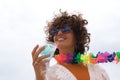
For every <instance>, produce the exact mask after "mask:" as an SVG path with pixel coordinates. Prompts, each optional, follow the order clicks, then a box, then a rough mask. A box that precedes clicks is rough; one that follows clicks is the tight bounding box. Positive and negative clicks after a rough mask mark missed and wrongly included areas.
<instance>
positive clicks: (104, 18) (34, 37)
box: [0, 0, 120, 80]
mask: <svg viewBox="0 0 120 80" xmlns="http://www.w3.org/2000/svg"><path fill="white" fill-rule="evenodd" d="M59 9H61V10H62V11H66V10H67V11H68V12H69V13H77V12H80V13H82V14H83V17H84V18H85V19H87V20H88V25H87V26H86V27H87V29H88V31H89V32H90V33H91V43H90V49H89V51H88V53H89V52H93V53H95V54H96V53H97V52H98V51H101V52H104V51H108V52H114V51H120V37H119V35H120V31H119V30H120V24H119V23H120V0H0V80H35V75H34V70H33V67H32V58H31V51H32V49H33V47H34V46H35V45H36V44H39V45H44V44H45V42H46V40H45V37H46V35H45V33H44V26H46V23H47V22H48V21H50V20H51V19H52V18H53V17H54V15H55V14H57V13H59ZM100 65H101V66H102V67H103V68H104V69H105V70H106V71H107V73H108V75H109V76H110V79H111V80H120V79H119V74H120V69H119V68H120V63H118V64H115V63H105V64H100Z"/></svg>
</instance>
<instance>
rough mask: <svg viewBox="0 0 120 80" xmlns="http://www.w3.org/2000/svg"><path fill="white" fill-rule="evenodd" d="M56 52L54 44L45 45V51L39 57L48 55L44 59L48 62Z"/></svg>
mask: <svg viewBox="0 0 120 80" xmlns="http://www.w3.org/2000/svg"><path fill="white" fill-rule="evenodd" d="M55 50H56V45H55V44H54V43H50V42H49V43H47V44H46V45H45V49H44V50H43V51H42V52H41V53H40V56H43V55H47V54H50V57H48V58H45V59H46V60H50V59H51V58H52V57H53V56H54V52H55Z"/></svg>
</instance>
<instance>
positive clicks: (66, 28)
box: [62, 26, 70, 33]
mask: <svg viewBox="0 0 120 80" xmlns="http://www.w3.org/2000/svg"><path fill="white" fill-rule="evenodd" d="M68 31H70V27H69V26H65V27H63V28H62V32H63V33H64V32H68Z"/></svg>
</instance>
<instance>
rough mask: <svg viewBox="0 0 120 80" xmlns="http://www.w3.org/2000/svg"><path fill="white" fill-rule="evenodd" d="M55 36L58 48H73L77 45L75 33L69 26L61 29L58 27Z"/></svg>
mask: <svg viewBox="0 0 120 80" xmlns="http://www.w3.org/2000/svg"><path fill="white" fill-rule="evenodd" d="M53 38H54V42H55V43H56V44H57V48H58V49H62V48H68V49H71V48H74V47H75V38H74V34H73V31H72V30H71V28H70V27H69V26H64V27H62V28H60V29H57V32H56V34H55V35H54V37H53Z"/></svg>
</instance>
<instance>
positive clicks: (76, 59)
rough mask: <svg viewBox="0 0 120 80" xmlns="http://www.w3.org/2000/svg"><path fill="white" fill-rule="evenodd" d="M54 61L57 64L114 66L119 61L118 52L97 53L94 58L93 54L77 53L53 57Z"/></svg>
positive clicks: (119, 54) (119, 53)
mask: <svg viewBox="0 0 120 80" xmlns="http://www.w3.org/2000/svg"><path fill="white" fill-rule="evenodd" d="M55 59H56V60H57V61H58V62H59V63H72V64H74V63H77V64H79V63H83V64H97V63H108V62H115V63H116V64H117V63H118V62H119V61H120V52H113V53H109V52H107V51H106V52H103V53H102V52H98V53H97V55H96V56H95V55H94V54H93V53H89V54H81V53H77V54H76V55H73V56H72V55H70V54H63V53H60V54H59V55H55Z"/></svg>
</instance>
